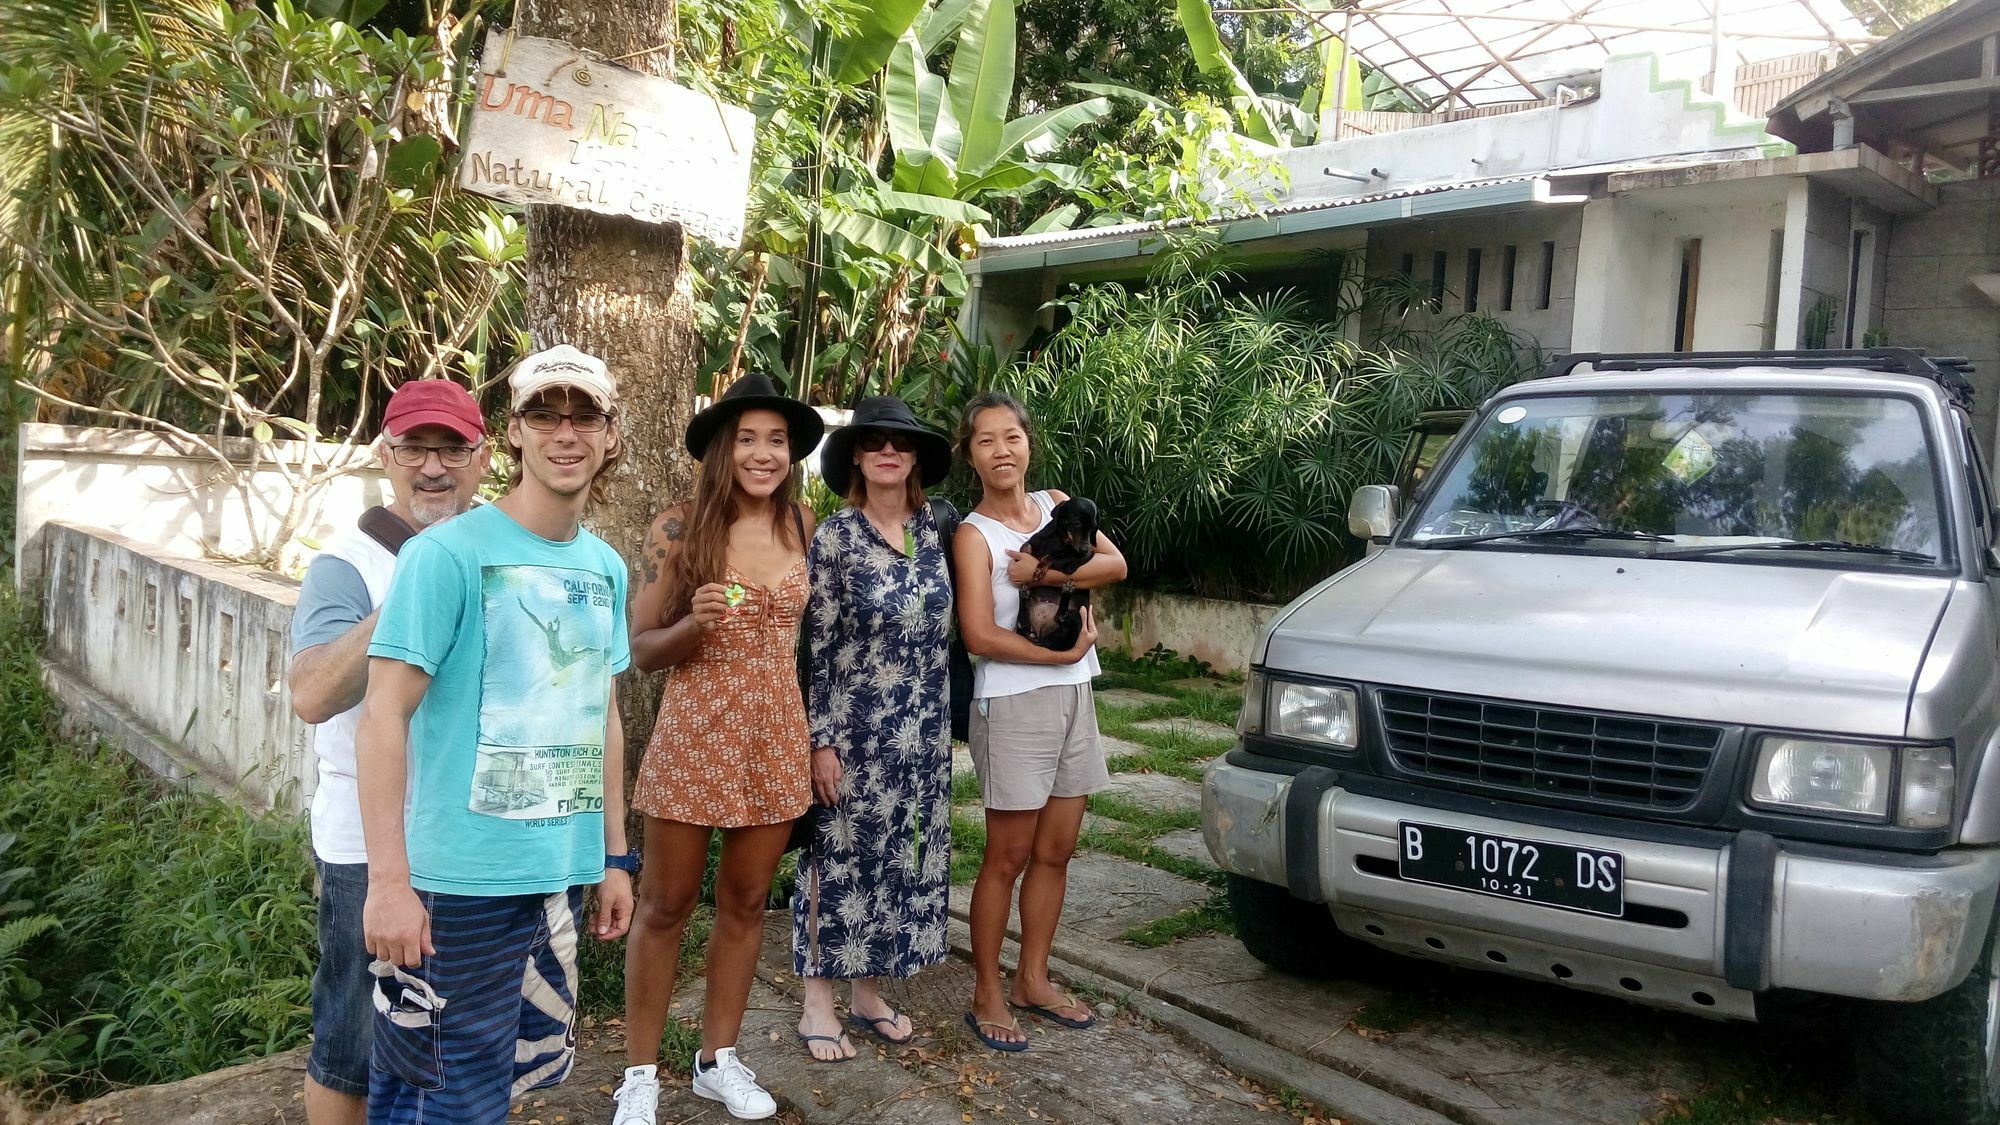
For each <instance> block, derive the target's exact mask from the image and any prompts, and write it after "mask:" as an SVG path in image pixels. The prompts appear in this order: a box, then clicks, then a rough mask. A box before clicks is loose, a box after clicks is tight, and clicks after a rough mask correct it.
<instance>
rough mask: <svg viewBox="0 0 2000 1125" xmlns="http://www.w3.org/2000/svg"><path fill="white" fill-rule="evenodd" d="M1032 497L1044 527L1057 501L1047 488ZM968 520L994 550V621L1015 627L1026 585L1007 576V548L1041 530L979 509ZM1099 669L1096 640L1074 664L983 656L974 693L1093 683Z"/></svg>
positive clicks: (1014, 692) (1020, 544) (986, 694)
mask: <svg viewBox="0 0 2000 1125" xmlns="http://www.w3.org/2000/svg"><path fill="white" fill-rule="evenodd" d="M1028 498H1029V499H1030V500H1033V501H1034V502H1035V506H1036V507H1037V508H1040V509H1041V512H1042V518H1041V522H1039V523H1037V524H1036V525H1035V531H1040V530H1041V529H1042V528H1043V527H1045V526H1046V525H1047V524H1048V522H1049V516H1050V514H1051V513H1053V512H1054V511H1055V510H1056V505H1055V501H1054V500H1053V499H1052V498H1051V497H1050V496H1049V494H1048V493H1046V492H1031V493H1029V494H1028ZM965 522H966V523H969V524H971V525H972V526H973V527H976V528H978V529H979V534H980V535H982V536H984V537H985V539H986V549H987V551H989V552H991V553H992V555H993V574H992V579H993V623H994V624H995V625H998V626H1000V627H1001V628H1002V629H1005V630H1007V631H1009V632H1012V631H1013V629H1014V622H1015V621H1016V620H1017V619H1018V618H1019V617H1020V616H1021V589H1020V587H1018V586H1016V585H1014V583H1013V582H1011V581H1009V580H1008V578H1007V563H1008V562H1009V561H1010V560H1009V559H1008V558H1007V552H1009V551H1018V550H1020V549H1021V548H1022V547H1023V546H1025V545H1026V544H1027V542H1028V540H1029V539H1030V538H1031V537H1033V535H1034V534H1035V531H1030V532H1028V533H1027V534H1025V535H1024V534H1022V533H1021V532H1018V531H1015V530H1014V529H1013V528H1011V527H1008V526H1007V525H1006V524H1004V523H1001V522H1000V521H999V520H996V519H993V518H992V517H990V516H982V515H980V514H979V513H978V512H967V513H966V514H965ZM1097 671H1098V669H1097V646H1095V645H1092V646H1091V647H1090V649H1089V651H1087V652H1085V653H1084V654H1083V659H1082V660H1079V661H1077V662H1076V663H1074V664H1015V663H1013V662H1011V661H1006V660H994V659H992V658H990V657H984V656H982V657H980V658H979V664H978V666H977V668H975V669H974V671H973V674H972V698H974V699H996V698H998V697H1000V696H1003V695H1019V694H1021V693H1022V692H1024V691H1033V690H1035V689H1036V688H1043V687H1052V686H1055V685H1057V684H1087V683H1089V682H1090V681H1091V680H1093V679H1095V678H1096V677H1097Z"/></svg>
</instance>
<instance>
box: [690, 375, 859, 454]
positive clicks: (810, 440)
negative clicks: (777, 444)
mask: <svg viewBox="0 0 2000 1125" xmlns="http://www.w3.org/2000/svg"><path fill="white" fill-rule="evenodd" d="M746 410H775V411H777V412H778V413H779V414H782V415H784V417H785V428H786V438H787V440H789V441H790V442H791V446H792V460H793V461H803V460H805V459H806V458H807V457H808V456H810V455H811V454H812V451H813V447H814V446H816V445H818V444H819V439H820V435H821V434H824V433H825V432H826V422H825V421H824V420H822V419H821V418H820V416H819V411H817V410H814V409H813V408H812V407H810V406H807V405H806V404H805V403H803V402H800V401H799V400H798V399H795V398H793V397H792V396H790V395H788V394H785V393H784V392H782V391H780V390H778V386H777V384H775V383H773V382H771V377H770V376H769V375H766V374H764V373H763V372H761V371H752V372H751V373H749V374H748V375H745V376H743V377H742V378H741V379H738V380H736V381H735V382H734V383H731V384H729V389H728V390H726V391H724V392H722V396H721V397H720V398H717V399H716V400H715V404H714V405H712V406H710V407H709V408H708V409H707V410H704V411H702V412H701V413H699V414H697V415H695V416H694V417H693V418H692V419H690V420H689V421H688V428H687V450H688V452H689V453H692V454H694V459H695V460H697V461H699V460H701V459H702V458H703V457H705V456H707V455H708V443H709V442H711V441H714V440H715V433H716V431H717V430H720V429H721V428H722V427H723V425H724V424H725V423H728V422H733V421H735V420H736V417H737V415H739V414H742V413H743V412H744V411H746Z"/></svg>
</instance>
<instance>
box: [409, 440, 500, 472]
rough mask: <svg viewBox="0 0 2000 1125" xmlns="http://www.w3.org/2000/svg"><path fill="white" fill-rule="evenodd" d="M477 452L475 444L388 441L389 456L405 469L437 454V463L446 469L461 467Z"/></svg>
mask: <svg viewBox="0 0 2000 1125" xmlns="http://www.w3.org/2000/svg"><path fill="white" fill-rule="evenodd" d="M477 452H479V447H478V446H476V445H397V444H396V443H394V442H390V443H389V456H390V457H391V458H393V459H394V460H395V462H396V464H398V465H401V466H403V467H404V468H406V469H414V468H416V467H417V466H419V465H422V464H423V463H424V462H425V461H426V460H428V459H429V458H430V455H431V454H433V453H435V454H437V459H438V463H439V464H441V465H443V466H444V467H445V468H447V469H463V468H465V467H466V466H467V465H470V464H472V455H473V454H474V453H477Z"/></svg>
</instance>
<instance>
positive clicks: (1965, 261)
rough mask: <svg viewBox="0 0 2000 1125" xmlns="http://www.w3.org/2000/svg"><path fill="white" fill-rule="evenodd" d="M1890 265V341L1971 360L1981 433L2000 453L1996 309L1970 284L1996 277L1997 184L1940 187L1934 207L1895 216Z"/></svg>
mask: <svg viewBox="0 0 2000 1125" xmlns="http://www.w3.org/2000/svg"><path fill="white" fill-rule="evenodd" d="M1887 267H1888V277H1887V285H1886V292H1885V294H1884V298H1885V300H1884V304H1885V308H1884V309H1883V313H1882V318H1883V319H1882V327H1883V328H1884V329H1886V330H1887V332H1888V334H1889V342H1890V343H1892V344H1902V345H1908V346H1911V347H1920V348H1928V349H1930V350H1931V351H1932V352H1933V353H1934V354H1943V355H1962V356H1965V357H1967V358H1968V359H1970V360H1972V362H1973V363H1974V364H1975V365H1977V367H1978V371H1977V373H1976V374H1974V376H1973V383H1974V385H1975V386H1976V387H1977V388H1978V395H1977V397H1976V398H1975V399H1974V406H1975V407H1976V414H1975V420H1976V422H1977V423H1978V433H1979V435H1980V437H1981V438H1982V439H1985V440H1989V441H1991V442H1992V445H1991V446H1989V449H2000V435H1996V434H1995V420H1996V417H2000V411H1996V409H1995V408H1996V406H2000V306H1996V305H1995V304H1994V303H1993V302H1992V300H1990V299H1989V298H1987V297H1986V296H1985V294H1983V293H1981V292H1980V290H1979V288H1978V287H1977V286H1976V285H1974V284H1973V282H1972V278H1973V277H1975V276H1978V275H1981V274H1990V273H2000V182H1994V181H1987V182H1983V183H1981V182H1970V183H1957V184H1943V185H1940V186H1939V189H1938V207H1937V209H1936V210H1934V211H1930V212H1926V213H1923V214H1915V215H1898V216H1896V219H1895V222H1894V223H1893V224H1892V225H1891V227H1890V228H1889V246H1888V263H1887Z"/></svg>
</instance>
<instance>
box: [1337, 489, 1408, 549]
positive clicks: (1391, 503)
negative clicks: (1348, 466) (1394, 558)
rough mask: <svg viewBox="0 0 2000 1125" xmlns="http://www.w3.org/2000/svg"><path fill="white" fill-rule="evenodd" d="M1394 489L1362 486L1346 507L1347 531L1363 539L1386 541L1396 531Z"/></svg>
mask: <svg viewBox="0 0 2000 1125" xmlns="http://www.w3.org/2000/svg"><path fill="white" fill-rule="evenodd" d="M1396 499H1397V497H1396V489H1395V488H1394V487H1393V486H1391V485H1386V484H1364V485H1362V486H1361V487H1360V488H1357V489H1355V490H1354V500H1353V501H1352V502H1351V503H1349V504H1348V505H1347V530H1349V531H1351V532H1353V533H1354V534H1355V535H1357V536H1359V537H1361V538H1363V539H1387V538H1388V537H1389V535H1390V533H1391V532H1394V531H1395V530H1396Z"/></svg>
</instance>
